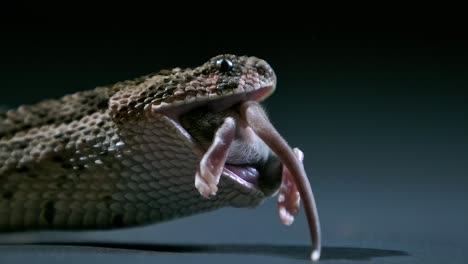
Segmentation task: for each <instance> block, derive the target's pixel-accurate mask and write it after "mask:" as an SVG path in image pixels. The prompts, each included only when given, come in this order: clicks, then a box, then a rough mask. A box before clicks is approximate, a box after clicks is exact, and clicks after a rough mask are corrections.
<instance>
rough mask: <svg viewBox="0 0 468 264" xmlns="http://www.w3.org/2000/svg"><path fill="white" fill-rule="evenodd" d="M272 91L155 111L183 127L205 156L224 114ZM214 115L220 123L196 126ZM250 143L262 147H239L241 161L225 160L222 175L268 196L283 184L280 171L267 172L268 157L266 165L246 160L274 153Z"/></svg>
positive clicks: (262, 90)
mask: <svg viewBox="0 0 468 264" xmlns="http://www.w3.org/2000/svg"><path fill="white" fill-rule="evenodd" d="M273 90H274V87H273V86H267V87H262V88H258V89H256V90H253V91H250V92H243V93H240V94H221V95H219V96H218V97H217V98H200V99H199V100H198V101H192V102H190V103H187V104H179V105H163V106H158V107H157V108H155V109H154V110H155V111H157V112H159V113H162V114H164V115H166V116H168V117H170V118H171V119H172V120H174V121H175V122H176V123H177V124H178V125H179V126H180V129H184V130H185V131H187V134H188V135H190V136H191V137H192V138H193V139H194V140H195V141H196V142H197V143H198V144H199V147H200V148H201V149H202V152H205V151H206V150H207V148H208V147H209V144H210V143H211V141H212V137H213V134H214V132H215V130H216V129H217V128H218V127H219V125H220V122H221V120H222V119H223V118H224V116H223V111H226V110H227V109H232V110H233V111H237V110H236V108H237V107H236V106H237V105H239V104H240V103H242V102H245V101H256V102H259V101H262V100H264V99H265V98H266V97H268V96H269V95H270V94H271V93H272V92H273ZM193 113H198V115H196V116H193ZM212 113H215V117H216V118H218V116H217V114H216V113H219V118H220V120H219V122H218V121H217V120H211V121H209V122H212V123H213V125H212V126H210V127H203V126H205V124H204V123H203V124H198V123H197V122H200V120H201V119H209V117H206V115H207V114H212ZM190 115H192V117H190V120H189V121H187V122H185V120H187V116H190ZM194 123H196V124H194ZM200 123H201V122H200ZM243 123H245V122H243ZM249 140H251V141H250V143H252V142H256V143H258V145H259V146H258V147H257V148H249V144H246V145H245V146H240V148H241V150H240V151H239V155H238V157H237V158H236V157H235V158H234V161H232V160H230V159H228V160H226V163H225V164H224V166H223V173H222V174H223V175H224V176H225V177H229V178H230V179H231V180H233V181H235V182H236V183H237V184H239V185H241V186H242V187H243V188H247V189H250V190H254V191H257V192H261V193H262V194H263V195H265V196H267V195H270V194H272V193H273V192H274V191H276V189H277V188H278V187H279V184H280V183H281V168H280V167H279V166H277V168H276V169H277V171H275V172H273V170H272V169H270V168H267V169H265V167H266V164H264V163H265V162H266V157H265V158H264V159H265V161H260V158H258V157H257V158H252V159H249V158H248V157H247V156H261V155H266V153H271V151H270V150H269V148H268V147H267V146H266V144H264V143H263V142H259V141H261V139H259V138H258V137H255V138H251V139H249ZM242 152H243V153H242ZM260 153H262V154H260ZM275 158H276V156H274V157H270V160H271V159H275ZM231 161H232V162H231ZM274 164H279V161H278V162H274ZM272 172H273V173H274V176H275V177H273V176H271V177H270V176H269V175H264V174H268V173H270V174H271V173H272Z"/></svg>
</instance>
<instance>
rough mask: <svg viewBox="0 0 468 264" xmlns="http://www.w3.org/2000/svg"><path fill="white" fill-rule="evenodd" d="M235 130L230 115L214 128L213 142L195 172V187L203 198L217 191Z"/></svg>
mask: <svg viewBox="0 0 468 264" xmlns="http://www.w3.org/2000/svg"><path fill="white" fill-rule="evenodd" d="M235 132H236V122H235V121H234V119H233V118H231V117H228V118H226V119H225V120H224V123H223V124H222V125H221V126H220V127H219V128H218V130H216V133H215V135H214V138H213V142H212V143H211V145H210V147H209V148H208V150H207V151H206V153H205V154H204V155H203V157H202V159H201V161H200V164H199V167H198V171H197V172H196V173H195V188H197V190H198V192H200V194H201V195H202V196H203V197H205V198H210V197H211V196H214V195H216V193H217V191H218V183H219V179H220V178H221V174H222V173H223V169H224V164H225V163H226V159H227V156H228V153H229V147H230V146H231V143H232V141H233V140H234V136H235Z"/></svg>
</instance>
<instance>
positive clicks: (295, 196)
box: [278, 148, 304, 225]
mask: <svg viewBox="0 0 468 264" xmlns="http://www.w3.org/2000/svg"><path fill="white" fill-rule="evenodd" d="M293 152H294V154H295V156H296V157H297V159H298V160H299V161H300V163H301V164H302V161H303V160H304V153H303V152H302V151H301V150H300V149H298V148H294V149H293ZM300 205H301V196H300V194H299V191H298V190H297V186H296V183H295V181H294V178H293V176H292V175H291V172H290V171H289V170H288V168H287V167H286V166H284V165H283V178H282V180H281V186H280V191H279V194H278V215H279V218H280V220H281V222H282V223H283V224H285V225H291V224H292V223H293V222H294V217H295V216H296V214H297V213H298V212H299V208H300Z"/></svg>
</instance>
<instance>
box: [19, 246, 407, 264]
mask: <svg viewBox="0 0 468 264" xmlns="http://www.w3.org/2000/svg"><path fill="white" fill-rule="evenodd" d="M28 245H31V244H28ZM33 245H49V246H77V247H93V248H112V249H121V250H143V251H153V252H171V253H182V254H184V253H185V254H187V253H199V254H211V253H216V254H220V253H221V254H239V255H260V256H277V257H284V258H289V259H302V260H306V259H309V254H310V246H297V245H269V244H252V245H245V244H221V245H200V244H193V245H192V244H190V245H189V244H134V243H131V244H125V243H104V242H80V243H69V242H64V243H59V242H54V243H33ZM393 256H409V254H408V253H407V252H405V251H400V250H389V249H376V248H358V247H323V249H322V257H321V260H372V259H373V258H383V257H393Z"/></svg>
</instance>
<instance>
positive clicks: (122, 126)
mask: <svg viewBox="0 0 468 264" xmlns="http://www.w3.org/2000/svg"><path fill="white" fill-rule="evenodd" d="M223 58H225V59H227V60H229V62H231V63H232V64H233V67H232V68H229V66H230V65H221V64H220V62H222V59H223ZM223 67H224V68H223ZM225 67H228V68H225ZM275 84H276V77H275V74H274V72H273V70H272V69H271V68H270V66H269V65H268V64H267V63H266V62H265V61H263V60H260V59H257V58H254V57H237V56H234V55H224V56H217V57H214V58H212V59H211V60H209V61H208V62H206V63H205V64H203V65H201V66H199V67H197V68H194V69H180V68H175V69H172V70H163V71H160V72H159V73H156V74H150V75H147V76H144V77H141V78H138V79H136V80H132V81H125V82H120V83H117V84H114V85H112V86H108V87H99V88H96V89H94V90H90V91H84V92H78V93H75V94H72V95H67V96H65V97H63V98H61V99H58V100H47V101H44V102H41V103H38V104H36V105H31V106H21V107H19V108H18V109H16V110H10V111H8V112H7V113H3V114H0V231H15V230H31V229H107V228H114V227H124V226H133V225H142V224H150V223H155V222H160V221H165V220H169V219H172V218H178V217H183V216H188V215H192V214H195V213H200V212H204V211H208V210H214V209H216V208H219V207H222V206H236V207H253V206H256V205H258V204H259V203H261V202H262V200H263V199H264V198H265V197H266V195H265V193H264V192H262V190H261V189H259V188H252V187H251V186H248V184H247V185H246V184H245V183H239V182H238V181H237V180H236V179H232V178H230V177H227V176H226V177H221V181H220V183H219V190H218V192H217V195H216V196H215V197H212V198H211V199H205V198H203V197H202V196H201V195H200V194H199V192H198V191H197V189H196V188H195V186H194V177H195V176H194V175H195V172H196V171H197V168H198V164H199V162H200V159H201V158H202V156H203V153H204V151H205V149H204V148H203V147H202V146H201V144H198V143H197V139H195V138H193V137H191V136H190V135H189V134H188V133H187V131H186V130H185V129H184V128H182V126H181V125H179V123H178V118H179V116H180V115H181V114H184V113H188V112H190V111H191V109H194V108H196V107H200V106H208V107H209V108H210V109H215V110H216V109H218V108H220V110H222V109H221V108H229V107H230V106H232V105H234V104H235V103H237V102H239V101H240V100H245V99H252V100H256V101H260V100H263V99H264V98H265V97H266V96H268V95H269V94H270V93H271V92H273V90H274V88H275ZM265 87H268V88H269V89H268V90H265V92H263V91H261V90H262V88H265ZM253 91H259V92H255V93H254V92H253ZM260 91H261V92H260ZM249 92H250V94H249ZM247 94H249V95H247ZM236 95H237V96H236ZM222 98H226V99H225V100H222ZM220 99H221V100H220ZM213 102H217V103H213ZM276 187H277V186H276Z"/></svg>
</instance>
